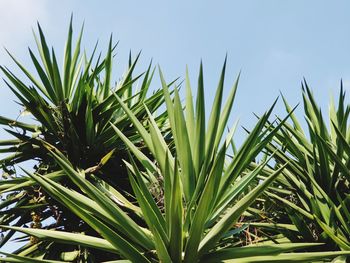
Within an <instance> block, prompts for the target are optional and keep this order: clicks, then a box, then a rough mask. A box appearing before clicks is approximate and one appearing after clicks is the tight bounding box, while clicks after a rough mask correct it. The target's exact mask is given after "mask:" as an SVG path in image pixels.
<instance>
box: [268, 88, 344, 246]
mask: <svg viewBox="0 0 350 263" xmlns="http://www.w3.org/2000/svg"><path fill="white" fill-rule="evenodd" d="M303 100H304V110H305V119H306V121H307V128H308V131H309V135H306V134H305V132H304V131H303V129H302V128H301V125H300V123H299V122H298V120H297V118H296V116H294V114H292V115H291V117H292V118H291V121H292V123H291V124H289V123H284V124H283V126H282V128H281V129H280V131H279V132H278V133H277V135H276V136H275V137H274V140H273V142H272V143H271V144H270V145H268V147H267V150H268V151H270V152H274V158H275V162H276V164H275V167H274V169H277V168H278V167H280V166H282V165H283V166H285V164H286V163H287V162H288V164H287V165H286V166H285V169H284V171H283V172H282V174H283V177H280V178H281V180H278V181H277V182H276V183H275V186H274V187H273V188H272V187H271V188H270V189H269V191H268V192H266V194H267V196H269V197H270V198H272V199H273V200H275V202H277V204H278V206H281V205H282V206H283V207H285V214H281V215H279V216H280V217H281V219H279V220H280V221H281V220H286V217H287V218H289V220H290V221H289V222H290V223H292V224H294V225H295V226H296V228H297V232H294V231H292V232H291V233H290V234H291V238H292V239H294V240H300V241H303V242H305V241H313V240H315V241H318V242H324V243H326V244H327V247H328V248H329V249H340V250H347V251H348V250H349V249H350V228H349V226H350V213H349V194H350V191H349V182H350V181H349V178H350V177H349V175H350V174H349V164H350V159H349V156H350V155H349V154H350V151H349V149H350V147H349V143H350V141H349V139H350V131H349V127H348V120H349V113H350V107H349V106H348V105H346V104H345V91H344V90H343V87H342V86H341V88H340V93H339V100H338V105H337V107H335V104H334V101H333V100H332V101H331V104H330V108H329V123H328V124H327V123H326V122H325V117H324V116H323V114H322V112H321V109H320V108H319V107H318V106H317V104H316V101H315V99H314V97H313V95H312V92H311V90H310V88H309V87H308V86H307V84H306V82H304V84H303ZM284 102H285V106H286V109H287V111H290V107H289V105H288V103H287V101H286V100H285V99H284ZM266 172H267V173H269V172H270V171H268V170H266ZM281 189H283V192H281V191H280V190H281ZM283 218H284V219H283Z"/></svg>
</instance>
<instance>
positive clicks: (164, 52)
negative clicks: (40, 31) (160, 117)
mask: <svg viewBox="0 0 350 263" xmlns="http://www.w3.org/2000/svg"><path fill="white" fill-rule="evenodd" d="M349 12H350V1H345V0H344V1H337V0H334V1H322V0H317V1H314V0H283V1H281V0H274V1H272V0H264V1H262V0H255V1H252V0H251V1H249V0H244V1H243V0H241V1H233V0H231V1H206V0H202V1H183V0H181V1H164V0H163V1H152V0H150V1H116V0H114V1H112V0H110V1H107V0H105V1H92V0H85V1H82V0H75V1H72V0H60V1H49V0H1V1H0V45H1V46H5V47H7V48H8V49H9V50H10V51H11V52H12V53H13V54H15V56H16V57H17V58H19V59H20V60H21V61H22V62H23V63H24V64H25V65H27V66H29V67H30V62H29V59H28V54H27V46H28V45H29V46H31V47H34V41H33V37H32V32H31V28H32V27H35V23H36V21H37V20H38V21H39V22H40V23H41V25H42V27H43V28H44V31H45V32H46V35H47V38H48V40H49V42H50V43H54V46H55V48H57V49H58V50H60V51H63V47H64V40H65V37H66V31H67V26H68V22H69V18H70V15H71V13H73V14H74V25H75V29H76V31H78V29H79V28H80V26H81V24H82V22H83V21H85V35H84V36H85V37H84V41H83V43H84V45H85V46H86V48H87V50H90V51H91V47H92V46H93V45H94V44H95V41H96V40H97V39H99V40H100V48H101V49H102V50H103V49H105V47H106V46H107V40H108V38H109V35H110V33H113V35H114V39H115V40H120V45H119V47H118V49H117V51H118V55H117V61H119V62H120V64H118V66H117V70H116V73H118V72H122V71H123V70H124V69H125V66H126V61H127V55H128V52H129V50H132V51H133V52H134V53H136V52H138V51H139V50H142V59H141V64H140V65H139V69H144V68H145V67H146V64H148V62H149V60H150V59H151V58H153V61H154V62H155V63H156V64H160V66H161V67H162V69H163V71H164V72H165V76H166V78H167V79H168V80H172V79H174V78H176V77H183V76H184V73H185V67H186V65H188V67H189V70H190V73H191V77H192V82H193V84H195V82H196V75H197V71H198V65H199V62H200V60H201V59H203V62H204V73H205V81H206V96H207V100H208V101H210V100H211V98H212V97H213V91H214V89H215V88H216V84H217V80H218V76H219V71H220V69H221V66H222V63H223V60H224V57H225V54H226V53H227V54H228V71H227V81H226V91H228V89H229V88H230V86H231V84H232V82H233V81H234V79H235V78H236V76H237V74H238V72H239V70H242V78H241V82H240V86H239V90H238V94H237V100H236V104H235V107H234V112H233V118H232V120H234V119H236V118H237V117H239V118H240V120H241V121H240V124H242V125H246V126H248V127H249V126H250V125H251V124H252V123H253V120H254V117H253V115H252V112H256V113H262V112H263V111H264V110H266V109H267V108H268V107H269V106H270V105H271V103H272V102H273V101H274V99H275V98H276V97H277V96H278V95H279V91H281V92H282V93H283V94H285V96H286V97H287V98H288V99H289V100H290V102H291V104H296V103H298V102H300V101H301V92H300V91H301V88H300V82H301V80H302V78H303V77H305V78H306V79H307V80H308V82H309V84H310V86H311V87H312V89H313V90H314V92H315V93H316V97H317V98H318V100H319V101H320V102H321V104H322V105H323V106H324V107H325V109H326V108H327V105H328V103H327V102H328V98H329V95H330V93H334V94H336V93H337V91H338V87H339V82H340V79H341V78H343V81H344V86H345V88H346V89H350V15H349ZM0 64H2V65H7V66H10V68H14V66H13V63H12V62H11V61H10V59H9V58H8V56H7V55H6V53H5V52H4V51H3V50H0ZM2 77H3V76H2ZM117 78H118V74H116V75H115V79H117ZM155 84H157V82H155ZM0 88H1V96H2V97H1V99H2V101H1V104H0V115H6V116H12V117H16V116H17V115H18V112H19V108H18V107H17V106H16V104H15V103H14V102H13V101H12V100H13V98H14V97H13V96H12V95H10V92H9V91H8V89H7V88H6V87H5V85H4V83H3V82H1V84H0ZM154 88H157V86H154ZM275 113H277V114H280V115H283V114H284V111H283V107H282V103H280V104H279V105H278V106H277V108H276V111H275ZM0 135H1V136H3V133H0Z"/></svg>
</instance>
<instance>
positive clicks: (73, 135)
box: [0, 22, 166, 253]
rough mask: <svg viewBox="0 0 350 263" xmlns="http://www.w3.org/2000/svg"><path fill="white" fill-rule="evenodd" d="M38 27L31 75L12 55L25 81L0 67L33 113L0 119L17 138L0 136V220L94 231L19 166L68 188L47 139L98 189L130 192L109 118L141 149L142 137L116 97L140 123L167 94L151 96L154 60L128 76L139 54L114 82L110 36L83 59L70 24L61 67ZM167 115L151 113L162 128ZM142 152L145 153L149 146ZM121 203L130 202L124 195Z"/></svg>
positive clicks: (125, 155)
mask: <svg viewBox="0 0 350 263" xmlns="http://www.w3.org/2000/svg"><path fill="white" fill-rule="evenodd" d="M38 31H39V35H38V36H36V35H35V39H36V42H37V48H38V54H39V58H38V56H37V55H35V52H33V51H32V50H31V49H29V54H30V58H31V60H32V62H33V65H34V67H35V69H36V73H30V72H29V71H28V70H27V69H26V67H25V66H24V65H22V64H21V63H20V62H19V61H17V60H16V59H15V57H14V56H13V55H11V54H10V53H9V55H10V56H11V57H12V58H13V61H14V64H16V65H17V66H18V67H19V68H20V70H21V71H22V72H23V73H24V75H25V76H26V77H27V80H26V81H22V80H21V79H20V78H19V77H17V76H16V75H15V74H13V73H12V72H11V70H10V69H9V68H7V67H4V66H3V67H1V70H2V72H3V73H4V75H5V76H6V80H5V83H6V85H7V86H8V87H9V88H10V89H11V90H12V91H13V93H14V94H15V95H16V97H17V98H18V100H19V103H20V105H21V106H22V107H23V112H24V113H28V114H30V115H31V116H32V118H33V120H32V121H28V122H21V121H19V120H18V119H10V118H7V117H0V124H2V125H4V126H5V130H6V131H7V132H8V133H9V134H10V135H11V136H13V137H14V139H10V140H2V141H0V145H1V147H2V148H1V150H0V151H1V153H5V154H7V155H6V156H5V157H4V158H3V159H1V160H0V164H1V166H2V170H3V175H2V179H1V181H0V193H1V194H2V197H3V200H2V202H1V204H0V208H1V218H0V223H1V224H5V225H15V226H31V227H35V228H41V227H44V225H45V224H46V225H47V224H51V225H52V226H54V227H55V228H58V229H62V230H65V231H87V232H89V231H92V229H91V228H90V227H89V226H87V225H86V224H85V223H84V221H82V220H80V219H79V217H77V216H76V215H74V214H73V213H71V211H70V210H69V209H68V210H67V209H66V207H64V206H60V204H59V203H57V201H55V200H54V199H52V198H51V196H50V195H47V194H46V192H45V191H42V188H41V187H40V186H37V185H36V184H35V183H34V181H33V180H32V179H30V177H28V176H23V175H22V174H21V173H20V171H18V165H20V164H22V163H25V162H26V161H31V164H32V165H35V166H34V172H35V173H36V174H40V175H43V176H45V177H48V178H50V179H51V180H54V181H56V182H60V184H62V185H64V186H67V187H69V188H71V187H73V186H74V184H73V183H72V182H71V181H70V180H69V179H68V178H67V177H66V176H65V174H64V172H62V171H61V168H60V167H59V166H58V165H57V162H56V161H55V160H54V159H53V158H52V157H51V156H50V155H49V154H48V150H47V148H45V147H44V143H48V144H50V145H53V146H54V147H55V148H57V149H58V150H59V151H60V152H62V153H63V154H64V156H65V157H66V158H67V159H68V160H69V162H70V163H71V164H72V166H73V167H74V168H75V169H84V170H85V171H86V173H87V174H89V173H94V175H95V176H96V179H94V180H93V179H91V178H90V181H91V182H92V183H93V184H94V185H96V186H97V187H100V185H103V186H104V187H107V186H110V187H111V189H112V188H113V189H115V190H114V191H120V192H123V191H126V192H130V191H132V189H131V186H130V184H129V180H128V177H127V170H126V168H125V165H124V164H123V162H122V160H124V159H127V158H128V153H127V149H126V148H125V146H124V145H123V143H122V141H121V140H120V138H119V137H118V136H117V135H116V134H115V131H114V129H113V128H112V127H111V125H110V123H112V124H113V125H115V126H116V127H118V128H119V129H120V130H122V131H123V133H124V134H125V135H126V136H128V138H129V139H130V140H131V141H132V142H133V143H135V144H136V145H138V147H140V149H142V148H143V146H142V141H141V137H140V136H139V134H138V132H137V130H136V129H135V126H134V125H133V124H132V122H131V121H130V119H129V118H128V116H127V115H126V114H125V113H124V111H123V109H122V108H121V106H120V103H119V101H118V100H117V98H116V95H117V96H118V97H120V98H121V100H122V101H123V102H124V103H126V104H127V105H128V107H129V108H130V110H131V111H132V112H133V113H134V114H135V116H136V118H137V119H138V120H139V121H140V122H141V123H143V122H144V121H145V118H147V116H148V113H147V111H146V108H145V105H146V106H147V109H148V110H149V111H150V112H152V113H153V112H155V111H156V110H157V109H158V108H159V106H160V105H162V104H163V102H164V96H163V94H162V91H161V90H158V91H155V92H153V94H152V95H150V96H149V95H148V91H149V87H150V84H151V80H152V77H153V72H154V70H153V69H152V66H151V64H150V65H149V67H148V69H147V70H146V71H145V72H144V73H141V74H138V75H136V76H133V75H135V67H136V64H137V61H138V58H139V55H137V57H136V58H135V59H132V57H131V55H130V60H129V65H128V68H127V71H126V73H125V75H124V76H122V78H121V79H120V80H119V81H118V82H115V83H114V82H112V64H113V56H114V55H113V52H114V50H115V45H113V41H112V38H111V39H110V42H109V45H108V49H107V52H106V55H105V57H102V55H101V54H97V55H96V47H95V50H94V51H93V52H92V54H91V55H90V56H88V55H87V54H86V53H85V52H82V50H81V40H82V31H83V30H81V32H80V34H79V36H78V39H77V41H76V45H75V47H74V46H73V29H72V22H71V23H70V26H69V31H68V38H67V42H66V47H65V52H64V56H63V60H64V62H63V67H62V70H60V69H59V66H58V63H57V59H56V55H55V52H54V50H53V49H51V50H50V49H49V47H48V44H47V42H46V39H45V36H44V34H43V31H42V29H41V27H40V25H38ZM27 82H28V84H27ZM138 82H139V83H138ZM137 83H138V85H137ZM165 119H166V112H165V113H160V114H159V115H158V116H157V117H156V122H157V124H159V125H160V126H161V127H162V128H161V129H162V132H164V133H166V126H164V125H163V123H164V121H165ZM144 153H145V154H146V155H147V154H148V153H147V150H146V151H145V152H144ZM153 181H154V182H156V179H155V178H153ZM107 188H108V187H107ZM77 190H78V188H77ZM126 198H128V196H127V195H126ZM123 204H124V205H125V206H128V205H127V204H129V202H128V201H127V199H125V200H124V203H123ZM130 205H131V204H130ZM126 209H128V208H126ZM45 220H46V221H45ZM13 233H14V231H9V232H7V233H6V236H5V237H4V238H3V239H2V240H1V241H0V247H1V246H3V245H4V244H6V243H7V242H8V241H9V239H10V238H11V237H12V235H13ZM91 234H93V233H91ZM95 234H97V233H95ZM31 244H32V245H33V246H35V245H36V239H34V238H32V239H31ZM26 247H27V246H26ZM55 250H56V251H57V252H59V251H61V249H60V248H58V247H54V248H53V247H51V248H50V251H51V253H53V251H55ZM63 251H64V248H63Z"/></svg>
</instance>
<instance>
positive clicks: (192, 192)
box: [2, 66, 350, 263]
mask: <svg viewBox="0 0 350 263" xmlns="http://www.w3.org/2000/svg"><path fill="white" fill-rule="evenodd" d="M224 74H225V66H224V69H223V71H222V75H221V78H220V81H219V86H218V89H217V92H216V96H215V99H214V102H213V107H212V110H211V114H210V117H209V121H208V125H206V117H205V105H204V87H203V73H202V68H201V69H200V73H199V81H198V92H197V100H196V105H195V107H194V103H193V99H192V91H191V88H190V82H189V79H188V77H186V81H185V83H186V94H187V96H186V102H185V106H186V110H185V111H184V110H183V105H182V104H181V100H180V97H179V93H178V88H177V87H175V89H174V97H171V94H170V92H169V86H168V85H167V84H166V82H165V81H164V78H163V76H162V73H160V76H161V82H162V86H163V93H164V98H165V101H166V106H167V112H168V118H169V119H168V120H169V123H168V125H169V126H170V128H171V135H172V138H173V143H174V145H173V143H172V142H169V141H167V140H165V139H164V138H165V136H164V134H162V131H161V130H160V128H159V127H158V125H157V123H156V121H155V119H154V116H153V115H152V113H151V112H150V111H149V110H148V107H147V106H145V110H146V111H147V113H148V121H147V123H148V125H147V128H145V127H144V125H143V123H142V122H140V120H139V119H138V118H137V116H136V115H135V114H134V113H133V112H132V110H131V109H130V107H129V106H128V105H127V104H126V103H125V102H124V101H123V99H121V98H120V97H119V96H118V94H115V98H116V99H117V101H118V103H119V105H120V106H121V107H122V108H123V110H124V112H125V114H126V115H127V116H128V118H129V119H130V121H131V122H132V123H133V126H134V127H135V129H137V131H138V133H139V134H140V136H141V137H142V142H143V143H144V144H145V145H146V147H147V149H148V150H149V152H150V155H149V156H148V155H146V154H144V152H143V151H142V150H141V148H140V145H139V144H137V143H136V144H135V143H134V142H132V141H131V140H130V138H128V137H127V136H126V135H125V134H124V132H123V131H122V130H121V129H120V128H118V127H117V126H115V125H114V124H113V123H111V124H110V125H111V127H112V128H113V129H114V130H115V132H116V135H117V136H118V138H119V139H121V140H122V141H123V142H124V144H125V145H126V147H127V148H128V149H129V151H130V157H129V161H127V160H126V161H125V163H126V166H127V167H128V171H129V179H130V183H131V186H132V189H133V193H134V197H135V201H136V202H135V203H133V204H132V205H130V209H129V212H128V213H127V212H126V211H124V209H122V207H123V204H124V203H125V198H123V195H122V194H120V193H118V192H116V191H111V190H112V188H111V187H110V186H106V185H103V184H102V185H99V186H98V187H97V186H96V185H95V184H93V183H91V181H92V182H93V181H94V180H95V179H96V175H95V174H94V172H92V173H86V171H85V170H84V169H78V168H76V167H75V166H74V165H73V164H72V163H71V162H70V161H69V160H68V158H67V157H66V156H65V154H64V153H62V152H61V151H59V150H58V149H57V148H56V147H54V146H53V145H50V144H48V143H45V142H43V145H44V146H45V147H46V149H47V150H48V151H49V153H50V156H51V157H52V158H53V159H54V160H55V162H56V163H57V164H58V165H59V166H60V167H61V169H62V173H63V174H64V176H65V177H67V178H69V179H70V180H71V181H72V182H73V183H74V185H75V186H77V187H78V188H79V189H81V191H82V192H79V191H78V190H77V189H76V188H75V187H67V186H66V185H62V184H61V183H60V182H56V181H55V180H52V178H50V177H48V176H43V175H40V174H38V173H29V172H27V174H28V176H30V178H31V179H32V180H33V182H35V183H36V184H37V185H40V187H42V189H43V190H44V191H45V192H46V193H47V194H48V195H50V196H51V197H52V198H53V199H55V200H57V201H58V202H59V203H60V204H61V205H62V206H64V207H66V208H67V209H68V210H70V211H71V212H73V213H74V214H76V215H77V216H78V217H79V218H81V219H82V220H84V222H86V223H87V224H88V225H89V226H90V227H91V228H93V229H94V230H95V231H96V232H98V233H99V235H100V236H99V237H94V236H91V235H88V234H87V233H81V232H80V233H76V232H75V233H71V232H65V231H60V230H56V229H33V228H20V227H12V226H8V225H7V226H2V227H3V228H6V229H11V230H14V231H20V232H23V233H25V234H27V235H29V236H34V237H36V238H38V241H39V242H42V243H43V244H44V243H45V244H51V243H50V242H53V243H65V244H69V245H78V246H80V247H82V248H93V249H96V250H99V251H101V253H104V252H103V251H107V252H109V253H111V254H113V255H114V259H113V261H108V262H110V263H111V262H291V261H293V262H309V261H313V260H321V259H330V258H333V257H335V256H337V255H342V254H344V255H347V254H349V253H350V252H339V251H337V252H316V253H289V252H291V251H294V250H298V249H306V248H312V247H314V246H316V245H320V244H317V243H292V242H290V241H289V240H288V239H287V238H285V237H283V236H280V235H277V236H273V237H269V238H263V237H261V238H259V239H257V240H256V243H255V244H247V243H246V242H244V241H243V240H242V239H241V236H240V235H239V233H240V232H242V231H244V229H245V226H244V222H241V219H242V217H243V216H249V214H250V212H249V207H250V206H251V205H252V204H253V203H254V202H255V201H256V199H257V197H258V196H259V195H261V194H262V193H263V191H264V190H265V189H266V188H267V187H269V185H270V184H271V183H272V182H273V181H274V180H276V178H278V177H279V175H280V174H281V173H282V172H283V170H284V166H283V167H280V169H278V170H277V171H274V172H273V173H271V174H270V175H269V176H267V177H266V178H265V180H264V181H260V182H259V180H257V178H258V175H260V174H261V172H262V170H263V169H264V167H265V165H266V164H267V163H268V162H269V160H267V161H266V162H264V163H262V164H261V165H259V166H257V167H256V168H255V169H254V170H252V171H250V169H249V168H250V163H251V161H252V160H253V159H254V158H255V157H256V156H257V155H258V154H259V153H260V152H261V150H262V149H263V148H264V147H266V145H267V143H268V142H269V141H270V140H271V139H272V137H273V136H274V135H276V132H277V131H278V129H279V126H278V127H275V128H273V129H271V126H268V127H267V128H266V127H265V126H266V123H267V121H268V118H269V116H270V114H271V111H272V108H271V109H270V110H268V111H267V112H266V113H265V114H264V115H263V117H262V118H260V120H259V121H258V123H257V125H256V126H255V127H254V129H253V130H252V131H251V132H250V134H249V135H248V137H247V139H246V140H245V142H244V143H243V144H242V146H241V147H240V148H239V149H238V150H237V151H235V154H234V156H233V157H232V158H230V157H228V156H227V150H228V147H229V146H230V144H231V142H232V136H233V131H234V129H231V131H230V133H229V134H227V135H226V136H224V130H225V128H226V125H227V120H228V117H229V114H230V111H231V107H232V103H233V100H234V97H235V93H236V87H237V82H238V80H237V82H236V83H235V85H234V87H233V89H232V90H231V92H230V94H229V96H228V99H227V102H226V104H225V106H224V107H223V109H221V104H222V94H223V83H224ZM282 124H283V122H282V123H281V124H280V125H282ZM169 145H171V146H169ZM152 158H154V160H155V162H154V161H152ZM153 177H155V178H157V183H156V185H154V183H153V182H152V178H153ZM152 189H156V190H157V191H152ZM131 214H135V215H137V216H138V218H137V220H136V218H135V217H131ZM20 253H22V254H19V255H11V254H6V255H7V258H6V260H8V261H9V262H21V261H25V262H58V261H54V259H55V258H54V257H52V256H51V255H48V254H46V255H41V258H37V259H30V258H28V257H24V255H23V251H22V252H20ZM72 253H73V252H72ZM27 256H29V257H30V256H32V255H31V254H30V252H29V253H27ZM71 260H76V261H78V260H80V261H78V262H101V261H96V260H95V259H94V257H93V255H87V256H86V257H84V255H83V256H82V255H76V258H74V259H72V258H71ZM105 263H107V262H105Z"/></svg>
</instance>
